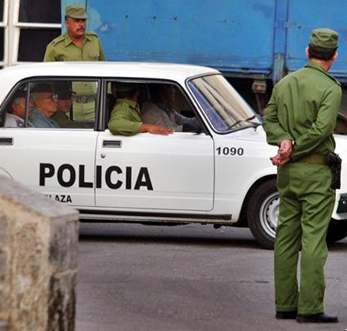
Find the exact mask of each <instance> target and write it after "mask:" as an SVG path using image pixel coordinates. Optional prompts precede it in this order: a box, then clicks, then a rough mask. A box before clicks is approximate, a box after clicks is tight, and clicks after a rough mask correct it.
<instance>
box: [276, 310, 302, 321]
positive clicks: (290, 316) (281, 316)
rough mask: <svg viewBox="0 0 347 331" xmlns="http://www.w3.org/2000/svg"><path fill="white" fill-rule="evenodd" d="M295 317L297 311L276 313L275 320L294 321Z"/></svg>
mask: <svg viewBox="0 0 347 331" xmlns="http://www.w3.org/2000/svg"><path fill="white" fill-rule="evenodd" d="M296 316H297V311H296V310H292V311H277V312H276V318H277V319H278V320H295V319H296Z"/></svg>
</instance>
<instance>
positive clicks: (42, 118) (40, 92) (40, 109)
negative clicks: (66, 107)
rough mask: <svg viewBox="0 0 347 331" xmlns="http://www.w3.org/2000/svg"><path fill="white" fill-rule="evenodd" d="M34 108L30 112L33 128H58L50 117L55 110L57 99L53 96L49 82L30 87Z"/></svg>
mask: <svg viewBox="0 0 347 331" xmlns="http://www.w3.org/2000/svg"><path fill="white" fill-rule="evenodd" d="M31 95H32V99H33V104H34V109H33V111H32V114H31V123H32V125H33V127H35V128H59V125H58V123H57V122H56V121H54V120H53V119H52V118H51V117H52V116H53V115H54V114H55V113H56V111H57V107H58V105H57V100H56V98H55V97H54V96H53V90H52V87H51V86H50V85H49V84H41V83H40V84H36V85H34V87H33V89H32V94H31Z"/></svg>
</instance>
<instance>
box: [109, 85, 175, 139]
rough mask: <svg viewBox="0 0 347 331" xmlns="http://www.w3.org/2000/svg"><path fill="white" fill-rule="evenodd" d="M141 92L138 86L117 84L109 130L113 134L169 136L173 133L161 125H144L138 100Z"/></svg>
mask: <svg viewBox="0 0 347 331" xmlns="http://www.w3.org/2000/svg"><path fill="white" fill-rule="evenodd" d="M139 95H140V90H139V88H138V86H137V85H136V84H130V83H119V84H117V101H116V104H115V106H114V108H113V110H112V113H111V116H110V120H109V122H108V128H109V130H110V131H111V133H112V134H118V135H124V136H132V135H135V134H137V133H140V132H149V133H154V134H161V135H168V134H170V133H172V132H173V131H172V130H171V129H169V128H164V127H161V126H159V125H152V124H144V123H143V122H142V120H141V116H140V106H139V104H138V98H139Z"/></svg>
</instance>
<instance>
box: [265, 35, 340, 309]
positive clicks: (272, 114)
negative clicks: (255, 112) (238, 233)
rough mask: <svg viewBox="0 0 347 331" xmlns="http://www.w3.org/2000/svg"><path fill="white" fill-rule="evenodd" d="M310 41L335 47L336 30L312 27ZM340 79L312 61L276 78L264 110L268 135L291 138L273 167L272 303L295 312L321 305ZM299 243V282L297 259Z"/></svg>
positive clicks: (274, 141) (271, 140) (277, 140)
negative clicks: (287, 153)
mask: <svg viewBox="0 0 347 331" xmlns="http://www.w3.org/2000/svg"><path fill="white" fill-rule="evenodd" d="M310 45H312V46H313V47H320V48H327V49H335V48H336V47H337V33H336V32H335V31H332V30H329V29H318V30H314V31H313V33H312V35H311V42H310ZM341 94H342V92H341V87H340V84H339V83H338V82H337V81H336V80H335V79H334V78H333V77H332V76H330V75H329V74H328V73H327V72H326V71H325V70H324V69H323V68H322V67H321V66H320V65H318V64H317V63H316V62H315V61H309V63H308V64H307V65H306V66H305V67H304V68H302V69H300V70H298V71H296V72H294V73H292V74H289V75H288V76H286V77H285V78H283V79H282V80H281V81H280V82H279V83H277V84H276V85H275V87H274V89H273V93H272V96H271V99H270V101H269V103H268V106H267V108H266V110H265V116H264V129H265V131H266V134H267V141H268V143H270V144H272V145H280V143H281V141H283V140H285V139H290V140H292V141H293V142H294V151H293V153H292V156H291V161H289V162H288V163H286V164H285V165H283V166H279V168H278V190H279V193H280V211H279V222H278V227H277V235H276V243H275V295H276V309H277V311H280V312H291V311H298V314H300V315H311V314H319V313H322V312H323V311H324V307H323V298H324V290H325V283H324V265H325V262H326V258H327V253H328V252H327V246H326V233H327V229H328V225H329V221H330V218H331V213H332V210H333V206H334V202H335V191H334V190H333V189H331V188H330V184H331V180H332V175H331V171H330V169H329V168H328V166H327V165H325V162H324V155H326V154H327V153H329V152H332V151H334V148H335V141H334V138H333V130H334V127H335V124H336V117H337V113H338V110H339V106H340V102H341ZM300 248H301V276H300V287H299V286H298V281H297V262H298V256H299V251H300Z"/></svg>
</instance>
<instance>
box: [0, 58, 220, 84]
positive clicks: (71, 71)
mask: <svg viewBox="0 0 347 331" xmlns="http://www.w3.org/2000/svg"><path fill="white" fill-rule="evenodd" d="M211 73H218V71H217V70H214V69H212V68H208V67H202V66H195V65H186V64H172V63H152V62H45V63H35V64H22V65H18V66H15V67H9V68H5V69H3V70H1V71H0V76H3V75H6V74H9V76H12V77H16V78H17V80H20V79H24V78H26V77H35V76H57V77H68V76H79V77H115V76H116V77H124V78H151V79H153V78H156V79H169V80H177V81H182V80H186V79H187V78H188V77H193V76H198V75H203V74H211Z"/></svg>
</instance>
